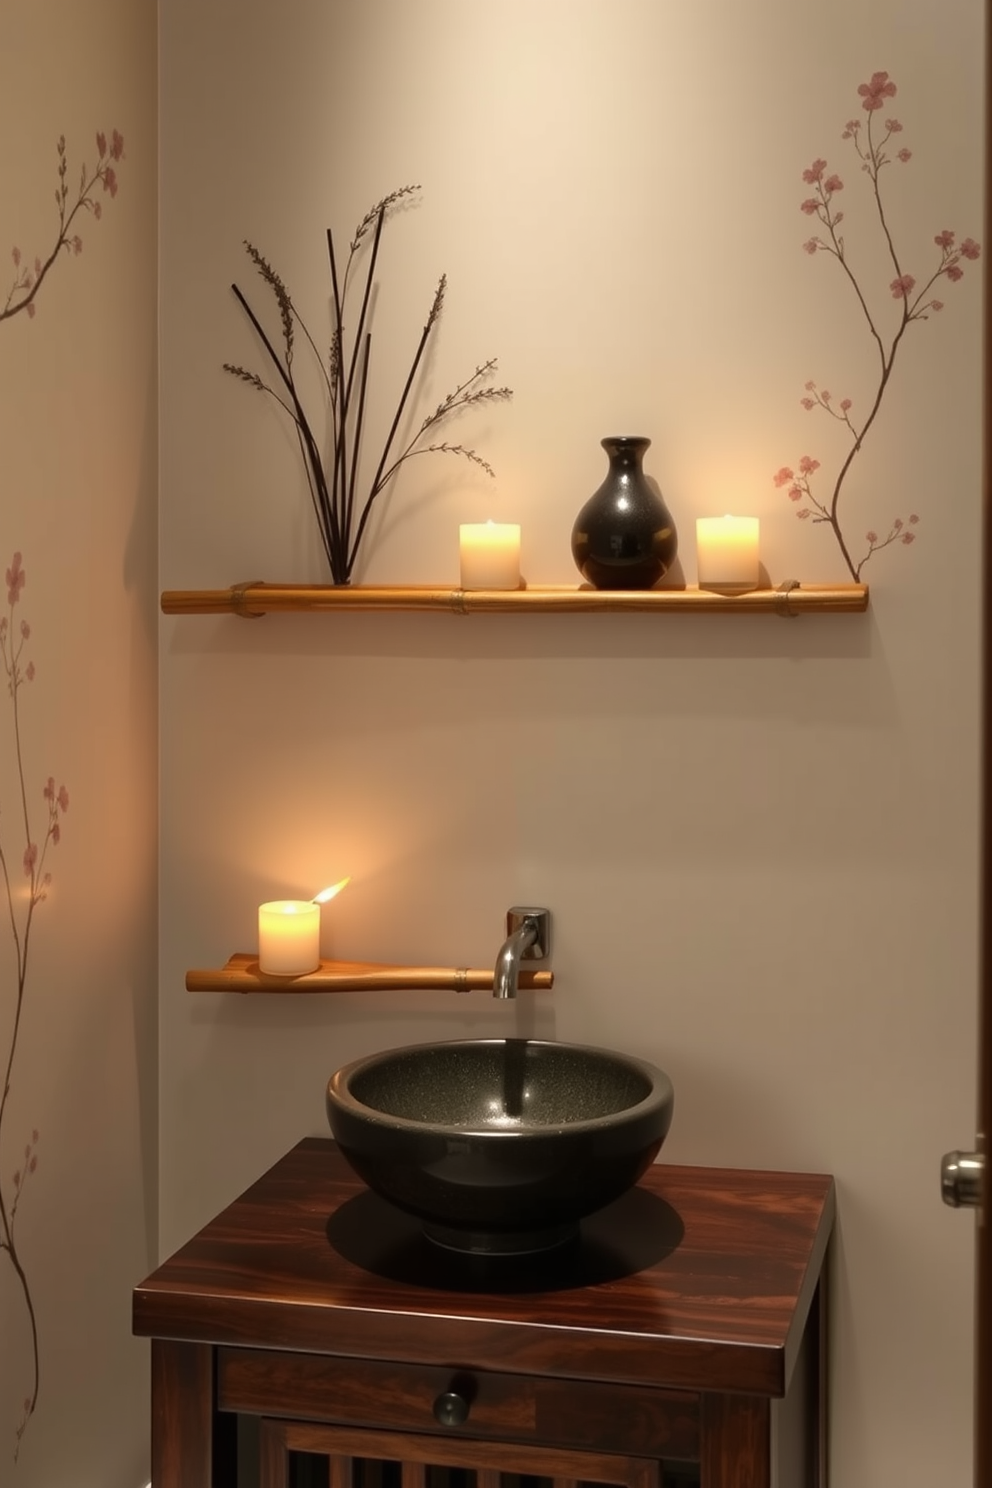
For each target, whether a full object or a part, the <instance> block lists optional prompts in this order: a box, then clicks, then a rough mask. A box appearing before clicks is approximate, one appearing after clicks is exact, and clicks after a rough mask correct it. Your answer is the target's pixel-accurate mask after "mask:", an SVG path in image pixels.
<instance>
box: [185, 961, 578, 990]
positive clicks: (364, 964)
mask: <svg viewBox="0 0 992 1488" xmlns="http://www.w3.org/2000/svg"><path fill="white" fill-rule="evenodd" d="M554 979H555V974H554V972H553V971H527V970H526V969H524V968H523V967H521V969H520V980H519V986H520V987H521V988H528V987H531V988H535V989H537V990H545V989H548V988H550V987H552V986H553V985H554ZM492 990H493V973H492V971H472V970H470V969H469V968H468V967H465V966H390V965H384V964H382V963H380V962H377V961H321V963H320V965H319V966H318V968H317V970H316V971H311V972H307V973H306V975H305V976H268V975H267V974H266V973H265V972H263V971H260V970H259V967H258V957H257V955H253V954H246V953H243V952H240V953H238V954H237V955H235V956H232V957H231V958H230V960H229V961H228V963H227V965H226V966H221V967H219V968H217V969H216V970H213V971H188V972H187V973H186V991H187V992H241V993H246V992H395V991H408V992H491V991H492Z"/></svg>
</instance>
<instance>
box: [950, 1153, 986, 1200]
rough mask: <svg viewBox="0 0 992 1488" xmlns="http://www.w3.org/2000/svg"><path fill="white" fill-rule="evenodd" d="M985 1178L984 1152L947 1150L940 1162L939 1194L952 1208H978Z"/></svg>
mask: <svg viewBox="0 0 992 1488" xmlns="http://www.w3.org/2000/svg"><path fill="white" fill-rule="evenodd" d="M984 1179H985V1154H984V1152H947V1153H945V1154H944V1156H943V1158H942V1159H941V1163H940V1196H941V1198H942V1199H943V1201H944V1203H945V1204H950V1206H951V1208H952V1209H978V1208H980V1207H981V1203H982V1189H983V1187H984Z"/></svg>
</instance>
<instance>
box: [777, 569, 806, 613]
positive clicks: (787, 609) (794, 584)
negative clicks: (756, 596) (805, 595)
mask: <svg viewBox="0 0 992 1488" xmlns="http://www.w3.org/2000/svg"><path fill="white" fill-rule="evenodd" d="M799 587H800V584H799V580H798V579H786V580H785V581H784V583H782V584H779V586H778V588H777V589H776V590H775V593H776V594H781V596H782V602H781V604H778V605H776V606H775V613H776V615H781V616H782V617H783V619H785V620H797V619H798V618H799V611H798V610H794V609H793V608H792V605H791V604H790V603H789V595H790V594H791V593H792V591H793V589H798V588H799Z"/></svg>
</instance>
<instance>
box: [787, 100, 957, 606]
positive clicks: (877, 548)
mask: <svg viewBox="0 0 992 1488" xmlns="http://www.w3.org/2000/svg"><path fill="white" fill-rule="evenodd" d="M896 92H897V89H896V85H895V83H894V82H893V81H892V79H891V78H890V77H889V74H888V73H887V72H875V73H873V74H872V76H871V80H870V81H869V82H867V83H861V84H860V85H859V87H858V95H859V96H860V99H861V107H862V109H863V110H864V111H865V112H866V113H867V115H868V118H867V120H862V119H860V118H854V119H849V120H848V122H847V124H846V126H845V128H844V131H843V133H842V135H841V139H843V140H850V141H851V146H850V148H851V150H852V152H853V154H854V156H855V157H856V160H857V162H859V169H860V171H861V172H862V173H863V174H864V175H865V176H867V178H868V183H869V189H870V196H871V204H872V207H873V211H874V216H875V219H876V224H877V228H878V231H879V232H880V234H881V236H882V238H883V240H884V242H885V246H886V250H887V257H888V272H889V273H893V274H894V275H895V277H894V278H893V279H892V280H891V282H890V283H889V285H888V293H889V295H891V297H892V299H894V300H895V301H896V302H897V306H898V310H897V317H896V321H895V325H894V327H890V328H889V329H886V326H885V322H884V321H883V318H882V315H881V312H880V310H879V309H878V308H877V307H876V308H873V306H872V301H873V298H874V296H873V294H872V292H871V290H870V289H869V288H868V287H867V286H866V285H865V284H864V283H863V282H862V275H861V274H860V271H858V270H857V269H856V268H855V267H854V266H853V265H852V254H851V251H850V250H849V248H848V244H847V241H846V237H845V234H844V233H842V232H841V231H840V227H841V223H842V222H843V221H844V217H845V213H844V212H843V211H840V210H839V209H838V204H837V198H838V195H839V193H840V192H841V191H843V190H844V182H843V180H842V178H841V177H840V175H838V173H837V172H836V171H831V170H830V167H829V166H828V164H827V162H826V160H822V159H819V158H818V159H816V160H814V161H813V164H812V165H811V166H809V167H807V169H806V170H804V171H803V180H804V181H805V183H806V185H807V186H810V187H812V190H813V194H812V195H811V196H808V197H806V199H805V200H804V201H803V203H802V210H803V212H805V214H806V216H807V217H815V218H816V220H817V221H818V222H819V224H820V227H821V228H822V232H819V233H814V235H813V236H812V237H811V238H807V240H806V242H805V243H804V245H803V246H804V248H805V250H806V252H807V253H808V254H810V255H815V254H826V255H827V256H828V257H831V258H833V259H835V260H836V262H837V264H838V266H839V267H840V269H841V270H842V272H843V274H844V275H845V277H846V279H847V282H848V284H849V285H850V288H851V290H852V292H853V294H854V296H855V299H856V300H857V303H858V305H859V307H860V309H861V312H862V314H863V317H864V328H865V329H866V330H867V332H868V336H869V339H870V341H871V342H873V343H874V348H873V350H874V353H875V354H876V356H877V362H878V369H877V373H876V375H875V380H874V383H873V385H872V386H871V390H870V392H869V396H868V398H867V400H866V401H867V403H868V411H867V413H866V414H862V415H859V414H858V412H857V410H856V409H855V406H854V401H853V400H852V399H851V398H849V397H843V398H839V399H838V398H834V396H833V395H832V394H831V393H830V391H829V390H828V389H827V388H824V387H820V386H818V385H817V384H816V383H815V382H812V381H810V382H807V383H806V392H805V396H804V397H803V398H802V399H801V400H800V401H801V403H802V406H803V408H805V409H806V411H807V412H812V411H813V410H814V409H819V410H820V411H821V412H822V413H825V414H827V415H828V416H829V417H830V418H832V419H834V420H836V421H837V423H839V424H840V425H841V426H842V427H843V429H844V430H845V433H846V436H847V451H846V454H844V455H843V456H842V457H841V459H840V462H839V468H838V470H837V473H836V476H835V477H834V483H833V488H832V490H830V492H829V494H826V495H820V494H818V491H819V488H820V483H821V482H822V480H823V477H820V478H819V479H818V480H817V481H816V487H815V488H814V478H815V477H816V473H817V471H818V470H819V469H820V461H819V460H817V459H814V458H813V456H812V455H803V457H802V458H801V460H800V461H799V465H798V469H797V470H795V471H794V470H792V468H791V467H790V466H788V465H783V466H782V468H781V470H779V472H778V474H777V475H776V476H775V484H776V486H787V487H788V496H789V500H790V501H795V502H803V503H804V505H802V506H800V507H799V509H798V511H797V512H796V516H797V517H799V518H800V519H801V520H806V519H807V518H812V522H813V524H814V525H815V524H817V523H821V522H822V523H825V524H827V525H828V526H829V528H830V530H831V531H832V533H833V535H834V537H835V538H836V540H837V546H838V547H839V548H840V551H841V554H842V555H843V558H844V562H845V564H846V566H847V568H848V570H849V572H850V574H851V577H852V578H853V579H855V580H858V579H860V578H861V575H862V572H863V570H864V567H865V564H866V563H867V562H868V561H869V559H870V558H871V557H872V556H873V555H874V554H875V553H878V552H881V550H882V549H883V548H887V547H889V546H890V545H891V544H892V543H894V542H897V541H898V542H900V543H902V544H903V546H905V547H908V546H909V545H910V544H911V543H912V542H914V541H915V538H916V532H915V530H914V529H915V527H916V525H917V523H918V522H919V520H920V519H919V516H918V515H917V514H916V513H915V512H912V513H910V514H909V516H908V518H903V517H901V516H896V517H893V518H892V520H891V524H890V525H889V528H888V531H887V532H885V531H884V529H883V533H882V535H880V534H879V533H878V532H875V531H873V530H869V531H867V532H866V533H865V535H864V544H865V545H864V546H859V547H858V548H855V547H854V543H853V540H852V539H851V538H850V523H849V518H848V515H847V512H846V511H843V512H842V509H841V496H842V494H843V493H844V486H845V482H846V481H847V477H848V475H849V474H850V472H851V470H852V467H853V465H854V461H855V459H856V457H857V455H858V454H859V452H860V450H861V449H862V447H863V445H864V441H865V439H866V437H867V435H868V434H869V432H870V430H871V428H872V425H873V424H874V423H875V420H876V418H877V417H878V414H879V412H880V410H881V407H882V399H883V398H884V397H885V393H886V389H887V388H888V386H889V381H890V378H891V377H892V373H893V370H894V368H895V365H896V357H897V355H898V353H899V351H900V348H901V347H902V345H903V337H904V336H905V334H906V332H907V331H908V330H909V329H910V327H911V326H915V325H917V324H919V323H920V322H921V321H925V320H927V319H929V317H930V316H931V315H937V314H939V312H940V311H941V310H943V308H944V301H943V300H941V299H938V298H937V297H936V295H935V294H934V293H933V291H934V288H935V287H939V284H940V280H941V279H944V280H946V281H947V283H948V284H949V285H953V284H957V283H958V281H959V280H960V279H962V278H963V277H964V270H965V262H970V263H974V262H975V261H976V260H977V259H978V258H979V256H980V254H981V248H980V246H979V244H978V243H976V241H975V239H974V238H970V237H966V238H962V239H961V241H960V242H958V239H957V234H956V233H955V232H952V231H951V229H950V228H944V229H942V230H941V231H940V232H938V233H937V235H936V236H935V237H934V240H933V241H934V244H935V245H936V248H937V255H936V264H935V266H934V267H932V268H928V269H926V270H924V271H923V274H922V276H921V281H919V282H918V281H917V278H916V276H915V275H914V274H911V273H909V272H908V269H907V268H906V262H907V260H906V258H905V256H904V254H903V252H902V250H901V249H900V248H899V247H898V246H897V243H896V239H895V236H894V234H893V230H892V228H891V226H890V221H889V216H888V214H887V211H886V205H885V199H884V196H883V185H884V180H885V178H884V177H883V171H885V170H886V168H887V167H888V166H890V165H892V164H893V162H895V161H898V162H899V164H900V165H908V164H909V162H910V160H912V158H913V152H912V150H910V149H909V148H908V147H907V146H906V145H901V146H900V147H899V148H898V149H897V148H896V146H895V144H893V140H898V139H899V138H900V137H901V135H902V132H903V126H902V124H901V123H900V121H899V120H898V119H896V118H892V117H889V118H886V119H884V120H883V121H882V122H881V123H878V124H876V122H875V115H876V113H877V112H878V111H879V110H880V109H883V108H886V106H887V102H888V100H889V99H890V98H894V97H895V96H896Z"/></svg>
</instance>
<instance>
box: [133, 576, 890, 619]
mask: <svg viewBox="0 0 992 1488" xmlns="http://www.w3.org/2000/svg"><path fill="white" fill-rule="evenodd" d="M867 608H868V585H867V584H833V585H830V584H799V583H797V582H795V581H794V580H790V581H789V582H788V583H786V584H782V585H780V586H779V587H778V588H777V589H752V590H750V591H749V592H748V593H746V594H720V593H717V592H716V591H714V590H712V589H699V588H696V587H695V586H692V587H690V588H686V589H589V588H585V587H581V588H579V587H574V586H568V585H561V586H554V585H543V584H542V585H532V586H530V587H525V588H522V589H453V588H451V587H450V586H445V585H440V584H411V585H387V584H353V585H348V586H347V587H337V586H334V585H331V584H318V585H313V584H266V583H264V582H263V581H262V580H257V581H256V580H253V581H251V582H250V583H246V584H233V585H232V586H231V588H230V589H166V590H165V591H164V592H163V594H162V609H163V611H164V613H165V614H167V615H222V614H233V615H241V616H243V617H244V618H246V619H255V618H256V617H258V616H260V615H267V614H278V613H283V612H289V611H295V612H300V611H311V612H313V611H325V610H326V611H330V610H337V611H343V612H345V613H347V612H349V611H352V610H363V611H370V610H379V611H389V610H440V611H447V612H448V613H449V614H455V615H472V614H505V615H520V614H527V615H534V614H546V615H549V614H550V615H554V614H568V615H571V614H597V613H603V612H607V611H608V612H612V613H617V612H621V613H622V612H631V613H642V612H643V613H652V614H711V615H762V614H764V615H785V616H788V617H792V616H795V615H806V614H856V613H861V612H863V611H865V610H867Z"/></svg>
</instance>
